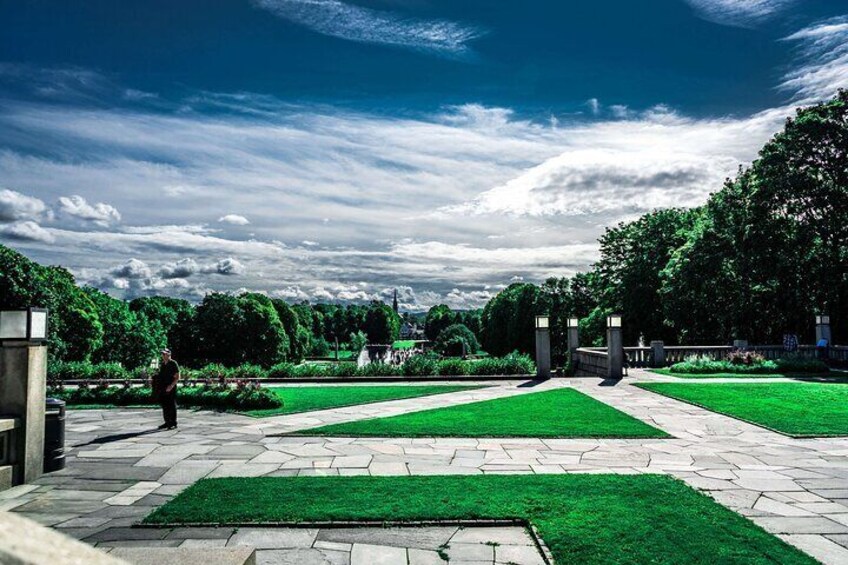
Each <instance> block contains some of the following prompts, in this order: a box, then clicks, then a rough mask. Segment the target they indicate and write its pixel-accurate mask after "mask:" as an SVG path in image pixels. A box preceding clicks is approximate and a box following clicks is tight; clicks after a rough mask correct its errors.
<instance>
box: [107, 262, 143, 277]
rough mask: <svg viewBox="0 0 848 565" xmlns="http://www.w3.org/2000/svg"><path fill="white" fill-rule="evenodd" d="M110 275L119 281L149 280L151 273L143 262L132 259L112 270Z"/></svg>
mask: <svg viewBox="0 0 848 565" xmlns="http://www.w3.org/2000/svg"><path fill="white" fill-rule="evenodd" d="M111 274H112V275H114V276H115V277H118V278H121V279H142V278H149V277H150V276H151V275H152V274H153V271H152V270H151V269H150V267H149V266H148V265H147V263H145V262H144V261H141V260H139V259H135V258H133V259H130V260H129V261H127V262H126V263H124V264H123V265H120V266H118V267H115V268H114V269H112V271H111Z"/></svg>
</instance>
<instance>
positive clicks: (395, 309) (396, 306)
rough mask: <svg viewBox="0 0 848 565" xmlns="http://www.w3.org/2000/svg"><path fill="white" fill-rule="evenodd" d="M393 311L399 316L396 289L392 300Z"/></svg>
mask: <svg viewBox="0 0 848 565" xmlns="http://www.w3.org/2000/svg"><path fill="white" fill-rule="evenodd" d="M392 309H393V310H394V311H395V314H397V312H398V303H397V289H395V296H394V298H393V299H392Z"/></svg>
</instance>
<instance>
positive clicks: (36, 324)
mask: <svg viewBox="0 0 848 565" xmlns="http://www.w3.org/2000/svg"><path fill="white" fill-rule="evenodd" d="M29 316H30V317H29V339H47V311H46V310H30V313H29Z"/></svg>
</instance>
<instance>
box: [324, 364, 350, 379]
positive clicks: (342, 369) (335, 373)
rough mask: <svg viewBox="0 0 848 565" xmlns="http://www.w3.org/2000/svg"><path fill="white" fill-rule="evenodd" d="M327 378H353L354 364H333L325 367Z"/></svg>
mask: <svg viewBox="0 0 848 565" xmlns="http://www.w3.org/2000/svg"><path fill="white" fill-rule="evenodd" d="M327 376H332V377H355V376H356V363H335V364H333V365H329V366H328V367H327Z"/></svg>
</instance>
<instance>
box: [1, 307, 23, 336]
mask: <svg viewBox="0 0 848 565" xmlns="http://www.w3.org/2000/svg"><path fill="white" fill-rule="evenodd" d="M26 337H27V312H26V310H20V311H15V310H9V311H5V312H0V339H26Z"/></svg>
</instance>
